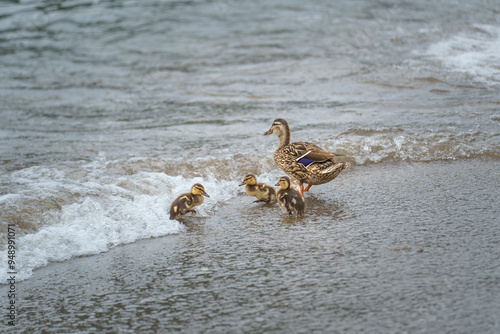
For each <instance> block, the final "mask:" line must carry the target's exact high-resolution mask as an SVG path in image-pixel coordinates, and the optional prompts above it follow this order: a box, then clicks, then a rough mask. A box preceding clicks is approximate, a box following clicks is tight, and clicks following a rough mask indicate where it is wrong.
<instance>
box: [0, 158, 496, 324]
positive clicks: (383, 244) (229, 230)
mask: <svg viewBox="0 0 500 334" xmlns="http://www.w3.org/2000/svg"><path fill="white" fill-rule="evenodd" d="M499 180H500V162H499V161H494V160H480V159H474V160H462V161H450V162H430V163H400V164H384V163H382V164H372V165H364V166H354V167H353V168H352V169H351V170H348V171H347V172H346V173H345V175H343V176H342V177H339V178H338V179H337V180H335V181H333V182H331V183H329V184H327V185H323V186H317V187H312V189H311V191H310V192H309V193H308V194H307V209H306V210H307V214H306V215H305V217H303V218H300V219H290V218H287V217H285V216H284V215H283V214H282V213H281V212H280V211H279V209H278V207H277V206H270V205H258V204H254V203H252V201H253V199H252V198H250V197H248V196H245V195H243V191H242V194H241V195H239V196H237V197H235V198H233V199H232V200H231V201H229V202H228V203H225V204H224V205H222V206H221V207H219V208H218V209H217V211H216V212H215V214H213V215H212V216H209V217H193V218H190V219H189V220H188V221H187V222H186V227H185V229H183V230H182V232H181V233H180V234H174V235H169V236H166V237H161V238H152V239H147V240H140V241H136V242H134V243H132V244H128V245H124V246H120V247H116V248H113V249H111V250H110V251H109V252H107V253H101V254H98V255H95V256H88V257H80V258H75V259H71V260H69V261H65V262H61V263H53V264H50V265H48V266H46V267H43V268H40V269H38V270H36V271H35V272H34V274H33V276H32V277H31V278H30V279H28V280H26V281H23V282H18V283H17V284H16V288H17V291H18V294H17V300H16V302H17V306H18V312H19V313H18V323H17V325H16V326H15V327H13V328H8V329H9V331H10V332H11V333H25V332H47V333H55V332H65V333H92V332H107V333H111V332H119V333H135V332H143V333H172V332H179V333H180V332H182V333H221V332H231V333H269V332H273V333H323V332H324V333H326V332H328V333H360V332H369V333H405V332H408V333H497V332H499V331H500V322H499V318H498V314H499V313H500V263H499V261H498V258H500V247H499V246H500V245H499V240H500V235H499V231H500V220H499V219H498V217H499V216H500V212H499V207H500V205H499V200H498V197H499V195H500V194H499ZM238 181H239V180H238ZM6 291H7V290H6V286H4V285H2V286H0V294H1V296H2V298H1V299H0V300H2V302H5V300H6V297H5V296H6ZM2 321H3V323H2V327H3V326H4V325H5V321H4V319H2ZM3 328H6V327H3Z"/></svg>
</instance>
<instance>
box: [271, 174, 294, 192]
mask: <svg viewBox="0 0 500 334" xmlns="http://www.w3.org/2000/svg"><path fill="white" fill-rule="evenodd" d="M290 184H291V181H290V178H289V177H288V176H282V177H280V180H279V181H278V183H276V184H275V185H276V186H281V188H282V189H284V190H287V189H288V188H290Z"/></svg>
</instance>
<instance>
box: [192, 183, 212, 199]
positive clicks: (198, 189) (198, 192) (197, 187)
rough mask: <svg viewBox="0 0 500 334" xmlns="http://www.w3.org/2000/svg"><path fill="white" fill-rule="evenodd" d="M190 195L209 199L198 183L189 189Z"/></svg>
mask: <svg viewBox="0 0 500 334" xmlns="http://www.w3.org/2000/svg"><path fill="white" fill-rule="evenodd" d="M191 194H193V195H203V196H205V197H210V195H209V194H207V193H206V192H205V188H204V187H203V186H202V185H201V184H200V183H196V184H195V185H193V187H192V188H191Z"/></svg>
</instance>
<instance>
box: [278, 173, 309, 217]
mask: <svg viewBox="0 0 500 334" xmlns="http://www.w3.org/2000/svg"><path fill="white" fill-rule="evenodd" d="M291 184H292V183H291V181H290V178H289V177H288V176H282V177H281V178H280V180H279V181H278V183H276V185H277V186H281V189H279V190H278V192H277V194H276V197H277V199H278V203H279V204H280V205H281V207H282V208H283V209H285V211H286V212H287V213H288V214H289V215H291V216H292V215H294V216H299V215H303V214H304V210H305V208H306V203H305V201H304V197H302V195H301V194H300V193H299V192H298V191H297V190H295V189H294V188H292V187H291Z"/></svg>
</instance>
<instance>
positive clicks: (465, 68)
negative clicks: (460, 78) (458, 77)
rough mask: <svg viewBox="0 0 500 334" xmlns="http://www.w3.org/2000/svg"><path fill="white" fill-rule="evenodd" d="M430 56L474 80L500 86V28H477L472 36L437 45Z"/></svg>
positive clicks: (431, 50) (465, 34) (459, 37)
mask: <svg viewBox="0 0 500 334" xmlns="http://www.w3.org/2000/svg"><path fill="white" fill-rule="evenodd" d="M427 55H430V56H433V57H435V58H437V59H438V60H439V61H441V62H442V63H443V65H444V66H445V67H447V68H449V69H451V70H453V71H457V72H461V73H464V74H466V75H468V76H469V77H470V79H471V80H473V81H478V82H482V83H485V84H488V85H494V86H497V85H500V67H499V66H498V64H500V27H495V26H490V25H476V26H475V31H474V32H472V33H463V34H460V35H458V36H455V37H453V38H451V39H448V40H444V41H441V42H439V43H436V44H433V45H431V46H430V47H429V49H428V50H427Z"/></svg>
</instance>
